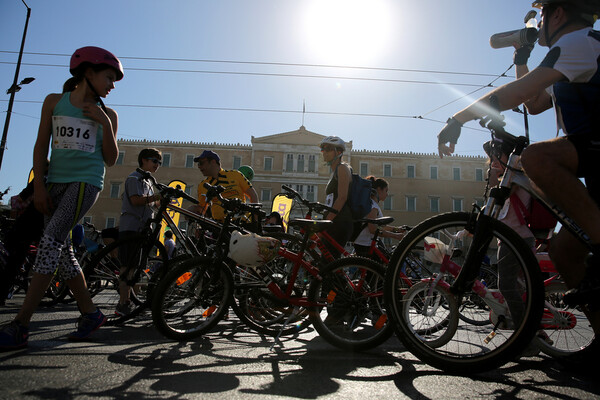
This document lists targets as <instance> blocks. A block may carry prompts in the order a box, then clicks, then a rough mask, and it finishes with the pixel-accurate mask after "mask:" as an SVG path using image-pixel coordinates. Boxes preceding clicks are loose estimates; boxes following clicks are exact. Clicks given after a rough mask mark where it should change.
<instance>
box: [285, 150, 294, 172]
mask: <svg viewBox="0 0 600 400" xmlns="http://www.w3.org/2000/svg"><path fill="white" fill-rule="evenodd" d="M285 170H286V172H293V171H294V155H293V154H288V155H287V156H286V159H285Z"/></svg>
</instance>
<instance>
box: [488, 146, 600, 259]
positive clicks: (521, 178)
mask: <svg viewBox="0 0 600 400" xmlns="http://www.w3.org/2000/svg"><path fill="white" fill-rule="evenodd" d="M520 163H521V155H520V154H517V153H516V152H513V153H512V154H510V156H509V158H508V162H507V168H506V171H505V173H504V176H503V177H502V180H501V182H500V184H499V185H498V187H499V188H503V189H504V190H512V188H513V187H514V186H519V187H521V188H523V189H524V190H526V191H527V192H528V193H529V194H530V195H531V196H532V197H533V198H535V199H537V200H539V201H540V202H541V203H542V204H543V205H544V207H546V208H547V209H548V210H549V211H550V212H551V213H552V214H553V215H554V217H556V219H557V220H558V222H560V224H561V225H562V226H564V227H565V228H566V229H567V230H568V231H569V232H571V233H572V234H573V235H574V236H575V237H577V238H578V239H579V240H580V241H581V242H582V243H583V244H585V245H586V246H587V247H588V248H589V249H590V250H591V248H592V242H591V239H590V237H589V236H588V235H587V234H586V233H585V232H584V231H583V230H582V229H581V228H580V227H579V225H577V224H576V223H575V221H573V220H572V219H571V218H569V217H568V216H567V215H566V214H565V213H564V211H562V210H561V209H560V207H558V206H557V205H556V204H554V203H553V202H551V201H550V200H548V199H547V198H546V197H544V196H543V195H541V194H540V193H538V192H537V191H536V190H535V189H534V188H533V186H532V184H531V180H530V179H529V178H528V177H527V176H526V175H525V173H524V172H523V170H521V168H520V167H519V165H520ZM497 200H498V199H496V198H494V197H492V196H490V198H489V199H488V201H487V203H486V206H485V208H484V210H483V213H484V214H485V215H488V216H491V217H493V218H495V219H497V218H498V215H499V214H500V210H501V209H502V206H503V205H504V201H501V202H498V201H497Z"/></svg>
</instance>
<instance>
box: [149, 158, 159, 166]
mask: <svg viewBox="0 0 600 400" xmlns="http://www.w3.org/2000/svg"><path fill="white" fill-rule="evenodd" d="M146 160H149V161H152V162H153V163H154V164H158V165H162V161H160V160H159V159H158V158H146Z"/></svg>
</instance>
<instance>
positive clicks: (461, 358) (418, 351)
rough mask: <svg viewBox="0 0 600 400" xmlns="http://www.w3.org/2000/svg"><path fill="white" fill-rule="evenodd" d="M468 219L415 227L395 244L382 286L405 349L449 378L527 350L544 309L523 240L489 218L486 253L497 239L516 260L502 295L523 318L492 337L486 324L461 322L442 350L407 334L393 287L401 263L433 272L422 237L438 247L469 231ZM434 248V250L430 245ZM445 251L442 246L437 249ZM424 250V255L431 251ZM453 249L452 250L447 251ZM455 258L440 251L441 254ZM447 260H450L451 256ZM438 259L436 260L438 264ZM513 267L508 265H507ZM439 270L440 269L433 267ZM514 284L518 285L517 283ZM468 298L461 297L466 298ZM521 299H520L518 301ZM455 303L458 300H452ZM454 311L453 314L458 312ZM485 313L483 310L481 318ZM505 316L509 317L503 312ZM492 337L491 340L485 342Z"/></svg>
mask: <svg viewBox="0 0 600 400" xmlns="http://www.w3.org/2000/svg"><path fill="white" fill-rule="evenodd" d="M471 217H472V215H471V214H469V213H463V212H456V213H446V214H441V215H438V216H435V217H432V218H429V219H427V220H425V221H423V222H422V223H420V224H419V225H417V226H416V227H414V228H413V229H412V230H411V231H410V232H409V233H408V234H407V235H406V237H405V238H404V239H403V240H402V241H401V242H400V244H399V245H398V248H397V249H396V251H395V252H394V255H393V257H392V260H391V261H390V264H389V267H388V270H387V274H386V286H385V299H386V306H387V311H388V314H389V317H390V320H391V321H392V324H393V326H394V330H395V332H396V335H397V336H398V338H399V339H400V340H401V341H402V343H403V344H404V346H405V347H406V348H407V349H408V350H409V351H410V352H411V353H413V354H414V355H415V356H416V357H418V358H419V359H420V360H421V361H423V362H425V363H427V364H429V365H431V366H433V367H435V368H439V369H442V370H445V371H449V372H452V373H462V374H472V373H474V372H483V371H487V370H490V369H493V368H496V367H498V366H501V365H503V364H504V363H506V362H508V361H510V360H511V359H513V358H514V357H516V356H517V355H519V354H521V352H522V351H523V350H524V349H525V348H526V347H527V345H528V344H529V343H530V342H531V341H532V339H533V336H534V334H535V332H536V331H537V329H538V328H539V324H540V318H541V315H542V310H543V300H544V299H543V297H544V292H543V284H542V279H541V274H540V270H539V266H538V264H537V261H536V259H535V257H534V255H533V252H532V251H531V249H530V248H529V246H527V244H526V243H525V242H524V240H523V239H522V238H521V237H520V236H519V235H518V234H517V233H515V232H514V231H513V230H512V229H511V228H509V227H508V226H506V225H505V224H503V223H501V222H499V221H497V220H495V219H491V218H489V217H485V216H480V217H479V218H480V221H481V218H487V220H486V221H485V222H486V223H489V224H490V225H489V226H490V233H491V234H492V235H493V236H492V239H491V241H490V242H489V248H488V249H487V250H488V251H487V254H488V256H490V257H492V259H493V258H494V257H495V256H494V254H495V253H496V250H497V248H495V247H494V246H496V245H497V243H498V242H497V240H501V241H502V243H503V245H505V246H506V247H505V249H507V252H510V254H511V255H512V256H513V257H515V260H516V262H515V264H514V265H516V266H517V267H518V274H520V275H519V278H520V280H519V281H518V282H515V285H514V288H513V290H512V291H508V290H506V291H505V292H504V293H503V295H504V296H505V297H506V298H507V299H508V298H511V299H513V301H514V299H515V297H516V298H517V299H519V302H518V303H517V306H519V307H520V308H519V310H521V311H522V314H523V318H521V320H520V321H517V322H516V323H514V325H515V326H514V327H513V329H510V326H508V325H506V326H501V325H499V326H498V329H496V330H495V332H494V333H495V336H493V335H492V334H491V332H492V328H493V327H490V326H489V325H486V326H476V325H472V324H470V323H466V322H464V321H462V320H460V321H459V325H458V327H457V329H456V332H455V334H454V336H453V337H452V338H451V339H450V340H449V341H448V342H447V343H446V344H444V345H442V346H437V347H434V346H430V345H428V344H427V343H426V342H424V341H423V340H421V338H420V336H419V335H415V334H414V332H413V330H412V329H411V326H412V324H411V323H410V321H406V319H405V318H406V317H405V315H407V314H406V313H405V310H404V308H405V307H406V306H405V304H404V301H403V295H402V290H401V289H402V288H401V287H400V284H399V283H398V280H399V279H398V277H399V271H400V269H401V266H402V263H403V260H404V259H405V258H406V257H407V255H411V256H413V257H414V256H418V257H420V258H421V259H422V260H423V262H429V265H431V266H432V268H433V267H434V266H435V264H436V258H435V257H432V255H435V254H434V251H437V250H435V249H434V251H432V252H430V253H426V252H425V250H424V243H425V238H426V237H427V238H436V239H437V240H439V241H440V242H441V243H442V244H444V245H445V246H447V245H448V244H449V236H450V235H452V234H456V233H458V232H459V231H463V230H464V229H465V227H466V226H468V224H469V222H470V220H471ZM461 240H462V243H460V244H461V245H462V246H461V247H462V248H464V249H468V246H469V244H470V243H471V240H472V236H469V235H465V236H463V237H462V239H461ZM434 247H435V246H434ZM438 248H441V249H444V246H441V245H438ZM430 250H431V248H429V250H428V251H430ZM452 250H454V249H452ZM448 253H454V251H452V252H445V254H448ZM450 257H452V256H451V255H450ZM439 260H440V259H437V262H438V263H439V262H440V261H439ZM511 265H513V264H511ZM437 267H438V268H439V264H438V266H437ZM517 283H518V284H517ZM470 295H471V293H469V292H468V293H465V295H464V296H465V297H468V296H470ZM520 296H523V297H520ZM457 300H458V299H457ZM458 304H459V305H460V302H458ZM457 312H458V311H457ZM483 312H484V311H482V313H483ZM504 312H505V314H507V318H508V314H509V313H508V312H507V311H504ZM488 314H490V318H491V319H492V321H494V322H495V321H497V320H498V318H497V317H496V316H495V315H496V314H494V313H488ZM492 336H493V339H492V340H488V339H489V338H490V337H492Z"/></svg>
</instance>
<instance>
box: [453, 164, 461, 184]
mask: <svg viewBox="0 0 600 400" xmlns="http://www.w3.org/2000/svg"><path fill="white" fill-rule="evenodd" d="M452 177H453V179H454V180H455V181H460V168H459V167H454V168H452Z"/></svg>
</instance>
